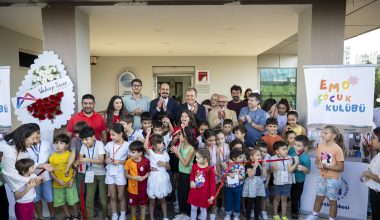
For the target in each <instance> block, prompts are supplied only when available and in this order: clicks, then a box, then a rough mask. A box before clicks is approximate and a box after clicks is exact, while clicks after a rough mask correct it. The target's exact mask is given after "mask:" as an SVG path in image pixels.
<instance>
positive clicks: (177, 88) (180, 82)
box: [156, 76, 193, 103]
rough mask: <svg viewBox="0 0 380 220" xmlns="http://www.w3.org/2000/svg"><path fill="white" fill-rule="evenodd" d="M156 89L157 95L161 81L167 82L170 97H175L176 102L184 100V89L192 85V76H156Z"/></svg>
mask: <svg viewBox="0 0 380 220" xmlns="http://www.w3.org/2000/svg"><path fill="white" fill-rule="evenodd" d="M156 78H157V81H156V82H157V90H156V94H157V96H158V94H159V92H160V91H159V89H160V85H161V83H167V84H169V86H170V97H172V98H174V99H176V100H177V101H178V102H180V103H183V102H184V99H185V97H184V95H185V90H186V89H187V88H188V87H192V86H193V83H192V81H193V77H192V76H157V77H156Z"/></svg>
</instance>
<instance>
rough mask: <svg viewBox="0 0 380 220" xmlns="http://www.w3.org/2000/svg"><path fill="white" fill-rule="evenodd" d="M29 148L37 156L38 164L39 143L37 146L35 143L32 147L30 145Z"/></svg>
mask: <svg viewBox="0 0 380 220" xmlns="http://www.w3.org/2000/svg"><path fill="white" fill-rule="evenodd" d="M31 149H32V151H33V153H34V154H35V155H36V157H37V164H38V161H39V160H40V151H41V143H40V144H39V145H38V148H37V145H36V146H34V147H31Z"/></svg>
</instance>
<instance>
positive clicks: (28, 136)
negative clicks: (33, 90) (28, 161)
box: [0, 124, 53, 192]
mask: <svg viewBox="0 0 380 220" xmlns="http://www.w3.org/2000/svg"><path fill="white" fill-rule="evenodd" d="M36 140H37V131H36V129H35V127H34V126H32V125H31V124H23V125H21V126H19V127H18V128H17V129H16V130H14V131H13V132H11V133H9V134H8V135H6V136H5V137H4V140H3V141H1V142H0V152H3V158H2V160H1V165H2V176H3V177H4V180H5V182H6V183H7V184H8V186H9V188H10V189H11V190H12V192H16V191H18V190H20V189H21V188H22V187H23V186H25V184H27V183H28V182H29V181H30V179H29V178H26V177H23V176H21V175H20V174H19V173H18V171H17V170H16V167H15V164H16V161H18V160H20V159H23V158H28V151H27V148H29V147H32V146H33V144H34V143H36V142H37V141H36ZM36 168H39V169H45V170H46V171H53V167H52V166H51V165H49V164H46V163H44V164H39V165H37V167H36Z"/></svg>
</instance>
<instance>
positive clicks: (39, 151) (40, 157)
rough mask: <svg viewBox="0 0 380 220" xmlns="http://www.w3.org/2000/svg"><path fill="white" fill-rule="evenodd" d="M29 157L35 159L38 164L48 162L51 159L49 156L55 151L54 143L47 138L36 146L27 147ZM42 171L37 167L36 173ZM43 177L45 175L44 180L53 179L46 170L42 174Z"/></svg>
mask: <svg viewBox="0 0 380 220" xmlns="http://www.w3.org/2000/svg"><path fill="white" fill-rule="evenodd" d="M27 150H28V155H29V158H30V159H32V160H34V163H35V164H36V165H39V164H44V163H47V162H48V160H49V157H50V156H51V154H52V153H53V151H54V149H53V145H51V144H50V143H49V142H47V141H45V140H41V143H40V144H37V145H36V146H32V147H29V148H27ZM40 172H41V169H36V171H35V174H39V173H40ZM41 176H42V177H44V181H48V180H51V177H50V175H49V172H44V173H43V174H41Z"/></svg>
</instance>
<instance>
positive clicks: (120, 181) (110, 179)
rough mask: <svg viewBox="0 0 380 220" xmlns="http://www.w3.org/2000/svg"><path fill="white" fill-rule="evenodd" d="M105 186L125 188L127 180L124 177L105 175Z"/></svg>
mask: <svg viewBox="0 0 380 220" xmlns="http://www.w3.org/2000/svg"><path fill="white" fill-rule="evenodd" d="M105 183H106V184H116V185H118V186H125V185H127V179H126V177H125V175H114V176H111V175H106V180H105Z"/></svg>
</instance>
